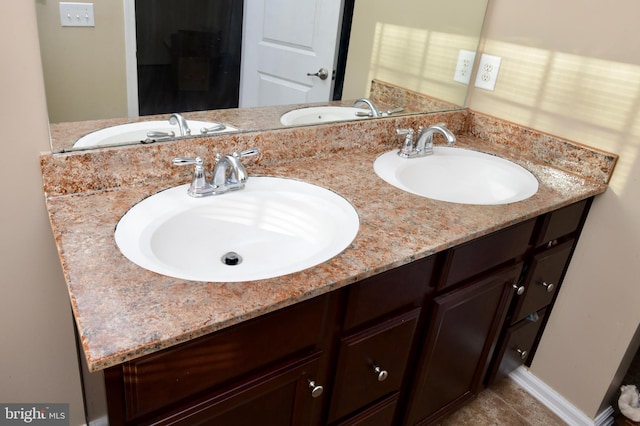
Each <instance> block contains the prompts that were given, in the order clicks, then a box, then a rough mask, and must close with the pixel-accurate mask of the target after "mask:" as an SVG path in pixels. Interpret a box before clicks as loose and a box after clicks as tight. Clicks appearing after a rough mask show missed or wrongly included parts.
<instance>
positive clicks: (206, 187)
mask: <svg viewBox="0 0 640 426" xmlns="http://www.w3.org/2000/svg"><path fill="white" fill-rule="evenodd" d="M171 164H173V165H174V166H187V165H191V164H195V165H196V168H195V170H194V172H193V179H192V180H191V186H189V189H188V190H187V193H188V194H189V195H191V196H192V197H201V196H203V195H204V194H205V193H206V192H208V191H210V190H211V184H210V183H209V182H207V176H206V173H205V171H204V160H203V159H202V158H200V157H196V158H192V157H175V158H174V159H173V160H172V161H171Z"/></svg>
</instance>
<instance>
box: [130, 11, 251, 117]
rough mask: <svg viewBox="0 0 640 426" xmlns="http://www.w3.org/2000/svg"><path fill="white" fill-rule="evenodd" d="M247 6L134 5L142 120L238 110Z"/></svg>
mask: <svg viewBox="0 0 640 426" xmlns="http://www.w3.org/2000/svg"><path fill="white" fill-rule="evenodd" d="M242 16H243V0H181V1H172V0H168V1H167V0H136V1H135V22H136V48H137V77H138V107H139V114H140V115H152V114H165V113H172V112H176V111H199V110H212V109H219V108H235V107H237V106H238V93H239V87H240V59H241V48H242Z"/></svg>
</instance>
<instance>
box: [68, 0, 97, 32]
mask: <svg viewBox="0 0 640 426" xmlns="http://www.w3.org/2000/svg"><path fill="white" fill-rule="evenodd" d="M60 24H61V25H62V26H63V27H95V26H96V23H95V17H94V15H93V3H74V2H60Z"/></svg>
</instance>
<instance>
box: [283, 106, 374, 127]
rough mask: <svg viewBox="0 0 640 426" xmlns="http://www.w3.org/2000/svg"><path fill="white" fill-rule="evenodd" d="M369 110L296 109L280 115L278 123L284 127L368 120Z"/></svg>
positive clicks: (348, 108) (326, 107)
mask: <svg viewBox="0 0 640 426" xmlns="http://www.w3.org/2000/svg"><path fill="white" fill-rule="evenodd" d="M370 112H371V110H369V109H366V108H356V107H343V106H321V107H309V108H298V109H294V110H292V111H289V112H286V113H284V114H282V116H281V117H280V123H281V124H283V125H285V126H301V125H305V124H319V123H330V122H333V121H346V120H355V119H360V118H369V117H368V115H367V114H369V113H370Z"/></svg>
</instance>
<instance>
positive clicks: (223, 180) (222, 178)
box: [211, 154, 248, 192]
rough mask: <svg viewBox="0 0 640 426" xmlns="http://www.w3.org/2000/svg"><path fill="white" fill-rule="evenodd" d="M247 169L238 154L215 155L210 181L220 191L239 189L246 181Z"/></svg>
mask: <svg viewBox="0 0 640 426" xmlns="http://www.w3.org/2000/svg"><path fill="white" fill-rule="evenodd" d="M247 177H248V175H247V171H246V169H245V168H244V166H243V165H242V163H241V162H240V155H238V154H227V155H224V156H218V157H217V163H216V167H215V168H214V170H213V178H212V181H211V183H212V184H213V186H214V187H215V188H219V189H220V191H224V192H226V191H230V190H234V189H241V188H243V187H244V183H245V182H246V181H247Z"/></svg>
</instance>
